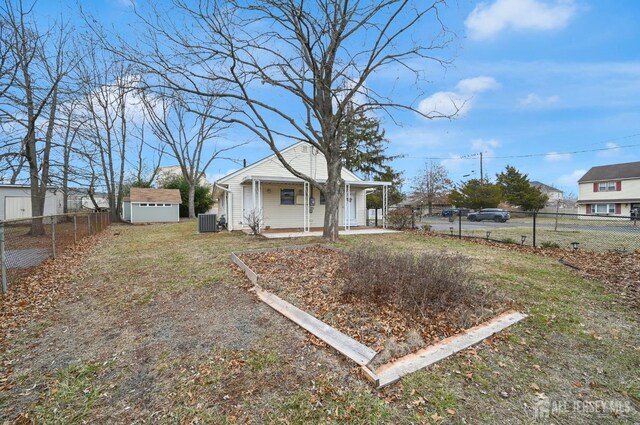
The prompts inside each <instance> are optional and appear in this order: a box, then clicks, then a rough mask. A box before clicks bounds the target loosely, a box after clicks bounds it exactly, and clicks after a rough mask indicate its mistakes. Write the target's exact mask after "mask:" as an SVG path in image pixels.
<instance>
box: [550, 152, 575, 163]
mask: <svg viewBox="0 0 640 425" xmlns="http://www.w3.org/2000/svg"><path fill="white" fill-rule="evenodd" d="M544 159H546V160H547V161H554V162H555V161H569V160H570V159H571V154H570V153H558V152H549V153H547V154H546V155H545V156H544Z"/></svg>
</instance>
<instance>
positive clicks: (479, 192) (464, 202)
mask: <svg viewBox="0 0 640 425" xmlns="http://www.w3.org/2000/svg"><path fill="white" fill-rule="evenodd" d="M449 200H450V201H451V203H452V204H453V205H455V206H456V207H459V208H471V209H474V210H477V209H481V208H495V207H497V206H498V204H500V201H502V192H501V190H500V187H499V186H498V185H496V184H493V183H489V182H487V181H485V182H484V184H483V183H482V182H480V180H479V179H471V180H467V181H466V182H464V183H463V184H462V186H460V187H456V188H455V189H454V190H452V191H451V193H450V194H449Z"/></svg>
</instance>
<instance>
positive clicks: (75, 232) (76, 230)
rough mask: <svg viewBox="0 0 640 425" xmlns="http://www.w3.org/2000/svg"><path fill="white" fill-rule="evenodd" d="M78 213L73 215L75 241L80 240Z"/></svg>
mask: <svg viewBox="0 0 640 425" xmlns="http://www.w3.org/2000/svg"><path fill="white" fill-rule="evenodd" d="M77 218H78V214H74V215H73V243H77V242H78V220H77Z"/></svg>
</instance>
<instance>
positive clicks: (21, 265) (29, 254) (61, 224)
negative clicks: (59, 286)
mask: <svg viewBox="0 0 640 425" xmlns="http://www.w3.org/2000/svg"><path fill="white" fill-rule="evenodd" d="M110 224H111V219H110V216H109V213H107V212H96V213H85V214H64V215H54V216H46V217H33V218H28V219H23V220H8V221H0V265H1V268H2V292H3V293H6V292H7V290H8V288H9V286H10V285H11V284H12V283H14V282H17V281H18V280H19V279H20V278H21V277H23V276H26V275H28V274H29V273H30V272H31V271H32V270H33V268H34V267H36V266H38V265H40V264H41V263H43V262H44V261H46V260H47V259H49V258H56V256H58V255H61V254H62V253H63V252H64V250H65V249H66V248H68V247H69V246H71V245H73V244H74V243H76V242H77V241H79V240H81V239H83V238H85V237H87V236H90V235H94V234H96V233H99V232H101V231H102V230H104V229H106V228H107V227H108V226H109V225H110Z"/></svg>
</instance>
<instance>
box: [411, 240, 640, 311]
mask: <svg viewBox="0 0 640 425" xmlns="http://www.w3.org/2000/svg"><path fill="white" fill-rule="evenodd" d="M418 232H419V233H422V234H424V235H426V236H428V237H441V238H447V239H451V236H448V235H442V234H440V233H437V232H420V231H418ZM465 240H466V241H471V242H474V243H477V244H480V245H490V246H492V247H496V248H500V249H508V250H510V251H520V252H525V253H529V254H536V255H542V256H544V257H549V258H555V259H557V260H558V261H560V262H561V263H562V264H564V265H566V266H568V267H569V268H571V269H572V270H573V271H574V272H576V273H577V274H579V275H580V276H582V277H585V278H587V279H592V280H595V281H598V282H601V283H603V284H604V285H605V287H606V288H607V290H608V291H610V292H612V293H614V294H618V295H620V296H622V298H623V300H624V301H625V302H626V303H627V304H628V305H630V306H631V307H633V308H634V309H636V310H637V311H638V312H639V313H640V251H637V250H636V251H634V252H617V251H614V252H593V251H585V250H577V251H574V250H571V249H558V248H542V247H536V248H534V247H532V246H526V245H525V246H522V245H513V244H505V243H501V242H495V241H491V240H485V239H480V238H465Z"/></svg>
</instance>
